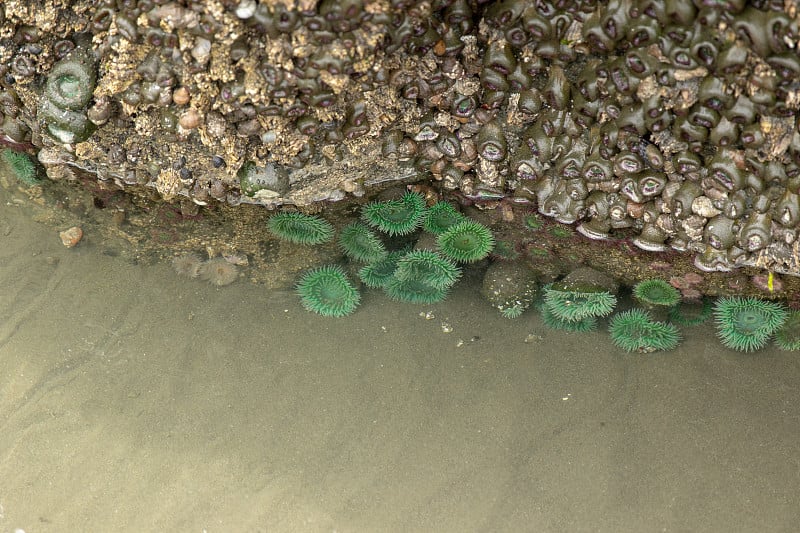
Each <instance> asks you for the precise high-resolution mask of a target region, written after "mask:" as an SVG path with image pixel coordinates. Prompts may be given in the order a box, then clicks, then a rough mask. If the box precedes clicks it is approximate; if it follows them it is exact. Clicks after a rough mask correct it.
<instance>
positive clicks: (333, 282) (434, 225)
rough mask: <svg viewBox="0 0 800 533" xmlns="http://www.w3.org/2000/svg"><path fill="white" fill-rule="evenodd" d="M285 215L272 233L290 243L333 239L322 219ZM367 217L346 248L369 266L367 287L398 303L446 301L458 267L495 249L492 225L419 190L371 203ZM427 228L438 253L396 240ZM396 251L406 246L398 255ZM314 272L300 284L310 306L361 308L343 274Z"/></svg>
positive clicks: (332, 311)
mask: <svg viewBox="0 0 800 533" xmlns="http://www.w3.org/2000/svg"><path fill="white" fill-rule="evenodd" d="M281 215H283V214H278V215H273V216H272V217H271V218H270V230H271V231H272V233H273V234H275V235H277V236H279V237H281V238H283V239H287V240H291V241H293V242H302V243H310V242H324V241H327V240H328V239H330V238H331V237H332V234H333V229H332V227H330V229H329V228H328V226H329V224H328V223H327V222H325V221H324V220H322V219H319V218H318V217H312V216H309V215H300V214H298V213H286V214H285V215H291V216H290V217H289V216H281ZM360 218H361V220H360V221H355V222H352V223H350V224H348V225H347V226H345V227H344V228H342V230H341V231H340V233H339V241H338V242H339V247H340V249H341V250H342V252H343V253H344V255H345V256H346V257H347V258H348V259H350V260H351V261H353V262H355V263H362V264H363V265H362V266H360V267H359V270H358V276H359V278H360V279H361V281H363V282H364V284H365V285H366V286H367V287H370V288H382V289H383V290H384V291H385V292H386V294H387V295H388V296H389V297H390V298H392V299H394V300H399V301H404V302H412V303H433V302H438V301H440V300H443V299H444V298H445V297H446V296H447V293H448V291H449V289H450V288H451V287H452V286H453V284H455V283H456V281H458V279H459V277H460V276H461V268H460V267H459V266H458V263H469V262H475V261H478V260H480V259H483V258H485V257H486V256H488V254H489V252H490V251H491V250H492V247H493V246H494V236H493V235H492V232H491V231H490V230H489V228H487V227H486V226H484V225H483V224H480V223H478V222H475V221H473V220H470V219H468V218H467V217H465V216H464V215H463V214H461V213H460V212H458V211H457V210H456V208H455V207H454V206H453V205H452V204H449V203H446V202H438V203H435V204H433V205H432V206H431V207H428V206H427V205H426V202H425V198H424V197H423V196H422V195H421V194H419V193H417V192H406V193H405V194H403V196H402V197H401V198H398V199H393V200H384V201H374V202H370V203H368V204H367V205H365V206H364V207H363V208H362V210H361V214H360ZM420 229H423V230H424V231H425V232H427V233H428V234H430V235H431V236H433V237H435V242H436V245H435V248H436V249H427V248H424V247H420V249H416V250H412V249H408V248H402V247H403V246H404V245H405V243H406V242H407V239H401V240H400V242H394V240H395V239H394V237H397V236H406V235H410V234H412V233H414V232H416V231H418V230H420ZM392 247H395V248H401V249H397V250H392V249H391V248H392ZM331 268H333V267H331ZM311 273H313V274H314V275H313V276H312V277H311V278H310V279H309V278H307V277H304V278H303V279H302V280H301V283H302V285H298V290H300V287H303V290H302V294H301V296H302V298H303V302H304V306H305V307H306V308H307V309H310V310H312V311H316V312H319V313H320V314H327V315H332V316H342V315H344V314H349V312H350V311H352V310H353V309H354V308H355V305H356V304H357V303H358V302H357V300H356V301H353V298H352V295H351V293H350V291H345V290H344V289H342V287H343V286H344V284H345V282H346V283H349V280H346V278H345V279H344V280H343V279H342V276H344V271H343V270H342V271H341V272H339V271H338V270H337V271H335V272H334V271H331V270H326V271H324V272H319V271H311ZM311 273H308V274H311ZM320 279H321V280H322V281H320ZM311 281H313V283H311ZM323 281H324V283H323ZM327 285H330V286H331V287H333V288H332V289H330V290H326V291H323V290H322V287H324V286H327ZM309 288H314V290H313V291H312V290H310V289H309ZM334 289H335V290H334ZM354 290H355V289H354ZM337 297H339V298H340V299H341V301H339V303H338V304H337V305H338V307H337V305H334V303H333V302H334V300H336V298H337ZM323 298H324V301H323ZM315 300H316V303H313V302H314V301H315ZM344 309H346V310H348V311H347V312H344V311H343V310H344Z"/></svg>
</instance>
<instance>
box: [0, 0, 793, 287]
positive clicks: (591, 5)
mask: <svg viewBox="0 0 800 533" xmlns="http://www.w3.org/2000/svg"><path fill="white" fill-rule="evenodd" d="M42 4H47V5H42ZM799 39H800V30H799V29H798V10H797V8H796V5H795V4H793V3H791V2H788V3H784V2H775V1H768V0H754V1H752V2H747V1H745V0H728V1H724V2H713V3H712V2H656V1H653V0H609V1H608V2H598V1H596V0H564V1H553V0H541V1H537V2H527V1H524V0H499V1H493V2H483V1H478V0H434V1H421V0H387V1H377V0H344V1H342V0H321V1H319V2H316V1H314V0H297V1H289V0H286V1H261V2H259V1H256V0H215V1H212V2H200V1H196V0H176V1H166V0H164V1H162V0H103V1H101V2H96V1H94V0H92V1H89V0H78V1H75V2H71V3H69V5H68V6H64V7H60V5H59V6H55V5H54V4H50V3H31V2H21V1H18V0H9V1H7V2H5V3H4V4H3V5H2V6H0V58H2V61H0V143H2V144H5V145H7V146H11V147H14V148H15V149H20V148H22V149H28V148H32V147H36V148H44V150H42V151H41V152H40V157H39V159H40V161H41V162H42V163H43V164H44V165H45V167H47V170H48V176H50V177H51V178H56V177H59V176H65V175H66V176H69V175H70V174H69V172H65V171H64V170H63V169H59V167H64V166H73V167H74V166H77V167H80V168H81V169H83V170H87V171H89V172H92V173H94V174H96V176H97V177H98V178H99V179H101V180H107V181H113V182H114V183H116V184H117V185H118V186H119V187H123V188H133V187H141V186H144V187H151V188H153V189H154V190H155V191H157V192H158V193H159V194H160V195H161V197H162V198H164V199H166V200H172V199H175V198H177V197H183V198H190V199H191V200H193V201H194V202H195V203H196V204H200V205H206V204H208V203H210V202H214V201H219V202H226V203H229V204H233V205H236V204H238V203H240V202H250V203H260V204H265V205H269V206H276V205H282V204H296V205H305V204H311V203H314V202H320V201H332V200H340V199H342V198H344V197H346V196H347V195H348V194H352V195H359V196H360V195H364V194H365V193H366V192H367V191H368V190H369V189H370V188H379V187H382V186H384V184H388V183H392V182H413V181H421V180H428V181H433V182H436V183H438V185H439V186H440V187H441V189H443V190H449V191H452V192H453V193H454V194H457V195H458V196H460V197H461V198H462V199H463V200H465V201H469V202H475V203H478V204H480V203H481V202H488V201H494V200H497V199H501V198H510V199H512V201H514V202H517V203H527V204H530V205H532V206H535V209H537V210H538V211H539V213H541V214H542V215H544V216H547V217H552V218H554V219H555V220H557V221H559V222H561V223H565V224H576V225H577V228H578V230H579V231H580V232H581V233H582V234H583V235H586V236H588V237H590V238H593V239H608V238H614V237H615V236H616V235H618V234H624V235H626V236H630V235H632V236H633V237H632V242H633V243H634V244H635V245H636V246H638V247H639V248H642V249H644V250H654V251H660V250H668V249H674V250H679V251H684V252H688V253H691V254H694V255H695V256H696V260H695V263H696V265H697V267H698V268H701V269H703V270H709V271H719V270H729V269H732V268H735V267H738V266H758V267H762V268H768V269H770V270H771V271H775V272H788V273H793V274H798V273H800V244H799V242H800V241H799V240H798V227H799V225H800V190H799V189H800V132H799V131H798V119H797V110H798V108H800V89H798V83H800V58H799V57H798V48H797V47H798V40H799ZM76 59H78V62H77V65H79V66H74V67H70V69H67V67H66V66H65V65H68V64H70V62H71V61H74V60H76ZM72 64H75V63H72ZM56 79H59V80H61V81H59V82H56V81H55V80H56ZM78 87H93V91H92V92H91V96H90V98H88V99H87V98H86V97H85V96H81V97H80V98H78V99H76V100H71V101H72V102H73V103H63V106H65V107H63V108H62V109H63V110H64V113H66V111H67V110H68V111H69V112H70V113H76V114H78V115H81V116H84V117H86V118H88V121H89V123H90V124H91V127H87V129H82V130H80V132H72V130H70V129H67V127H66V125H65V124H64V123H60V122H59V120H58V117H57V116H56V115H55V114H53V113H48V112H46V111H42V112H41V113H38V114H37V113H36V112H35V110H36V109H39V108H40V107H42V106H45V108H44V109H45V110H47V109H49V107H47V106H50V105H51V104H53V103H55V100H54V95H66V96H70V95H72V94H76V95H77V88H78ZM81 94H83V93H81ZM60 105H61V104H60ZM62 116H63V113H62ZM93 127H96V128H97V130H96V131H95V132H94V133H91V129H92V128H93ZM65 132H68V134H67V133H65ZM89 133H91V136H88V135H89ZM243 165H245V168H244V172H240V170H241V169H242V167H243ZM287 176H288V180H287Z"/></svg>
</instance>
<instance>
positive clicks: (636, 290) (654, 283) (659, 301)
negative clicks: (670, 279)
mask: <svg viewBox="0 0 800 533" xmlns="http://www.w3.org/2000/svg"><path fill="white" fill-rule="evenodd" d="M633 296H634V297H635V298H636V299H637V300H639V302H641V303H642V304H644V305H650V306H656V307H672V306H674V305H677V304H678V303H679V302H680V301H681V293H680V292H679V291H678V289H676V288H675V287H673V286H672V285H670V284H669V283H667V282H666V281H664V280H663V279H646V280H644V281H641V282H639V283H637V284H636V285H635V286H634V287H633Z"/></svg>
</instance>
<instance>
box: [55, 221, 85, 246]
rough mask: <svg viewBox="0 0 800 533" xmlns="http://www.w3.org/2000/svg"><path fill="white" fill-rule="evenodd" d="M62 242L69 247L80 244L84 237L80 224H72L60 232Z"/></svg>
mask: <svg viewBox="0 0 800 533" xmlns="http://www.w3.org/2000/svg"><path fill="white" fill-rule="evenodd" d="M58 236H59V237H61V243H62V244H63V245H64V246H66V247H67V248H72V247H74V246H75V245H76V244H78V243H79V242H80V240H81V238H82V237H83V230H82V229H81V228H80V227H79V226H72V227H71V228H69V229H66V230H64V231H62V232H60V233H59V234H58Z"/></svg>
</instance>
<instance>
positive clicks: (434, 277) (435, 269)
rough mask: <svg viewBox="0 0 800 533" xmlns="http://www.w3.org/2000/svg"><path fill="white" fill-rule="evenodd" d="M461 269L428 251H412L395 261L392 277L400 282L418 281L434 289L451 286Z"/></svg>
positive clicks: (459, 274)
mask: <svg viewBox="0 0 800 533" xmlns="http://www.w3.org/2000/svg"><path fill="white" fill-rule="evenodd" d="M459 276H461V269H460V268H458V267H457V266H456V265H455V263H453V262H452V261H451V260H449V259H447V258H445V257H442V256H441V255H440V254H438V253H436V252H432V251H430V250H413V251H411V252H408V253H407V254H405V255H404V256H403V257H401V258H400V259H399V260H398V261H397V270H395V273H394V277H395V278H397V279H399V280H400V281H419V282H421V283H423V284H425V285H429V286H430V287H433V288H435V289H446V288H448V287H450V286H452V285H453V284H454V283H455V282H456V281H457V280H458V278H459Z"/></svg>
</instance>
